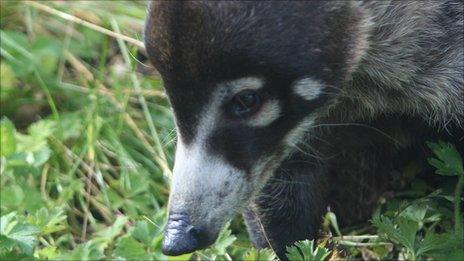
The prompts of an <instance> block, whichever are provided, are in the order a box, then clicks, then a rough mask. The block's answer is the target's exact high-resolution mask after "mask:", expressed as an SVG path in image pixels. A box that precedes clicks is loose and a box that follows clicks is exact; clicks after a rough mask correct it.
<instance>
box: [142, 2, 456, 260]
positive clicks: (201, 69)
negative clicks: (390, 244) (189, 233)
mask: <svg viewBox="0 0 464 261" xmlns="http://www.w3.org/2000/svg"><path fill="white" fill-rule="evenodd" d="M463 8H464V2H463V1H461V0H444V1H443V0H440V1H438V0H437V1H432V0H431V1H394V0H391V1H390V0H382V1H374V0H362V1H361V0H360V1H298V2H291V1H251V2H245V1H194V2H176V1H166V2H165V1H156V2H153V3H152V4H151V5H150V9H149V12H148V18H147V26H146V31H145V41H146V48H147V52H148V54H149V57H150V59H151V61H152V62H153V64H154V65H155V67H156V68H157V69H158V71H159V72H160V74H161V76H162V77H163V81H164V83H165V87H166V91H167V94H168V96H169V99H170V101H171V104H172V106H173V109H174V115H175V118H176V126H177V130H178V134H179V137H181V142H182V143H183V144H187V145H188V144H194V143H195V142H196V140H198V139H196V137H197V136H198V135H199V134H198V133H199V132H201V131H204V129H208V131H210V132H211V133H212V134H208V135H207V137H208V138H205V139H204V142H205V144H206V145H205V146H204V148H205V150H207V151H209V152H208V153H210V154H214V155H219V156H218V157H220V158H221V159H222V160H223V161H225V162H227V163H228V164H230V165H231V166H233V167H234V168H236V169H240V170H243V173H248V174H244V175H245V176H246V175H249V176H247V178H245V179H244V180H248V181H249V182H250V183H251V182H254V183H253V184H258V183H259V181H257V180H261V182H262V184H260V185H255V186H253V188H252V189H250V190H249V191H248V192H246V193H245V192H244V193H242V194H240V197H238V196H236V197H237V198H236V199H235V200H236V201H239V202H241V204H237V205H234V206H230V208H233V209H234V211H243V216H244V218H245V221H246V223H247V227H248V230H249V234H250V236H251V239H252V241H253V243H254V245H255V246H256V247H258V248H263V247H271V248H272V249H274V250H275V251H276V253H277V254H278V256H279V257H280V258H282V259H285V247H286V246H288V245H291V244H292V243H294V242H295V241H297V240H302V239H312V238H315V237H317V236H318V230H319V228H320V223H321V219H322V216H323V215H324V213H325V211H326V210H327V207H328V206H330V209H331V210H332V211H333V212H335V213H336V215H337V217H338V218H339V219H340V220H341V223H342V224H344V225H348V224H354V223H356V222H360V221H365V220H366V219H368V218H369V217H370V215H371V214H372V210H373V207H375V206H376V204H377V201H378V198H379V197H380V196H382V195H384V194H385V192H387V191H392V190H395V189H397V185H396V184H395V181H396V180H398V179H400V177H401V174H400V173H401V170H402V169H403V167H404V166H405V165H406V164H408V163H409V162H411V161H413V160H416V161H419V162H423V160H424V158H425V157H426V156H427V155H428V154H429V153H430V152H429V150H428V149H427V148H426V147H425V143H426V141H428V140H430V141H434V140H438V139H442V140H446V141H450V142H453V143H454V144H455V145H456V147H458V149H459V150H460V151H461V152H462V151H463V150H464V54H463V50H464V47H463V45H464V42H463V35H464V34H463V32H464V24H463V23H464V22H463V21H464V18H463V17H464V12H463ZM248 76H253V77H257V78H259V79H262V80H263V82H265V83H264V85H265V86H264V87H263V88H264V89H265V90H266V91H267V93H268V94H267V95H268V96H269V97H272V99H273V100H277V101H278V103H277V104H278V106H277V105H276V106H277V108H279V113H278V114H276V115H277V116H276V117H278V118H277V119H276V120H275V121H274V122H272V123H270V125H266V126H261V127H260V128H259V129H257V127H253V128H252V127H250V126H249V125H245V124H244V123H238V122H232V123H230V121H227V120H221V121H219V122H220V123H217V124H216V123H215V124H216V125H214V128H213V127H211V126H213V125H205V126H210V127H202V128H201V131H195V130H198V129H199V127H198V126H199V125H201V124H200V123H201V122H203V121H202V120H201V118H202V115H203V114H204V113H206V112H208V110H207V109H205V108H206V105H205V104H210V103H212V101H213V100H214V99H215V98H214V97H215V96H213V95H212V93H214V92H215V91H216V90H217V89H218V88H219V87H217V86H219V85H221V83H224V82H226V83H227V82H234V80H235V79H239V78H243V77H248ZM305 79H311V80H305ZM305 83H309V84H306V85H307V86H306V85H304V84H305ZM297 84H300V85H301V86H303V87H302V88H300V87H298V88H300V89H296V87H295V86H296V85H297ZM316 85H317V86H316ZM305 86H306V87H305ZM313 87H314V88H313ZM304 88H313V89H314V90H313V89H310V90H313V91H309V92H308V89H304ZM225 89H226V88H225ZM295 90H299V91H295ZM225 95H226V94H225ZM305 95H307V96H306V97H305ZM218 103H219V102H218ZM208 106H209V105H208ZM207 108H210V107H207ZM221 108H222V107H221ZM212 117H213V116H212ZM218 117H219V116H218ZM223 122H225V123H223ZM221 124H223V125H221ZM227 124H229V125H227ZM218 126H219V127H218ZM268 127H269V128H270V129H266V128H268ZM213 129H214V130H213ZM219 129H220V130H219ZM187 145H186V147H187ZM263 155H265V156H263ZM261 158H266V159H271V160H267V161H265V162H266V164H264V163H263V165H265V166H266V167H265V168H264V167H263V168H261V169H260V171H259V173H261V174H258V172H256V171H255V172H253V171H252V170H253V169H254V167H255V166H256V165H258V164H260V163H258V162H257V159H261ZM184 161H185V162H183V163H182V162H180V163H177V162H176V164H189V162H188V161H189V160H188V158H187V159H184ZM269 162H273V163H269ZM198 168H201V167H198ZM198 168H197V170H198ZM231 168H232V167H231ZM179 169H181V168H180V167H179ZM182 169H184V168H182ZM213 169H214V168H213ZM174 172H176V169H175V170H174ZM178 172H179V173H180V172H181V171H180V170H179V171H178ZM184 172H185V173H187V172H188V171H184ZM184 172H183V173H184ZM262 173H264V174H262ZM220 174H221V175H222V174H223V175H235V174H236V173H235V174H234V173H233V172H232V171H230V172H227V173H217V175H220ZM183 175H185V174H183ZM237 175H238V174H237ZM174 176H175V177H174V179H180V180H182V176H181V174H178V176H177V178H176V173H175V174H174ZM258 176H259V177H258ZM207 179H208V178H205V180H204V182H208V180H207ZM183 182H190V181H189V180H185V181H183ZM180 183H182V181H179V184H180ZM244 184H246V183H244ZM179 186H180V185H179ZM243 186H246V185H243ZM191 190H192V189H189V190H183V191H189V193H193V192H190V191H191ZM176 191H177V190H176ZM179 191H180V190H179ZM172 193H173V194H172V195H171V202H170V211H171V212H175V211H174V209H176V207H175V205H176V203H175V202H176V199H177V198H179V197H181V196H179V194H180V193H181V192H175V191H174V192H172ZM195 193H199V194H201V193H203V192H195ZM223 194H224V193H223ZM232 194H233V193H229V194H228V193H227V192H226V193H225V194H224V195H232ZM192 195H193V194H192ZM234 195H235V194H234ZM203 196H204V195H203V194H202V195H201V197H200V196H199V197H198V198H197V199H198V200H199V201H198V200H197V201H195V200H191V201H188V200H187V201H188V202H189V203H190V205H195V206H196V207H197V208H206V209H202V210H201V211H203V212H208V211H210V210H209V209H207V207H205V205H202V204H201V202H200V201H201V200H204V197H203ZM206 197H209V194H208V195H206ZM211 197H218V196H217V195H216V194H214V195H213V196H211ZM226 197H227V196H226ZM230 197H232V196H230ZM190 198H194V197H193V196H190ZM195 198H196V196H195ZM221 200H222V199H221ZM221 200H218V202H219V203H217V205H214V204H213V206H214V207H217V208H219V209H220V208H227V207H228V206H227V204H230V203H227V204H224V203H221V202H233V201H226V200H222V201H221ZM184 201H185V199H184ZM211 202H212V201H211ZM184 205H185V204H184ZM189 211H190V210H185V211H184V212H185V213H188V215H190V219H191V221H189V222H192V223H195V222H197V221H195V218H194V216H195V215H197V216H201V215H200V214H192V213H194V212H195V211H200V210H195V211H193V210H191V211H190V212H189ZM195 213H196V212H195ZM218 213H222V212H218ZM202 215H203V214H202ZM208 215H209V214H208ZM208 215H207V214H204V215H203V216H202V217H207V216H208ZM214 215H216V216H215V217H214V218H212V219H208V220H217V219H219V220H222V219H221V218H220V217H218V216H221V215H222V214H217V213H215V214H214ZM224 215H225V214H224ZM227 215H229V216H227V218H226V219H230V218H231V216H230V215H231V214H227ZM192 216H193V218H192ZM208 217H209V216H208ZM196 219H199V218H196ZM224 220H225V219H224ZM198 222H200V221H198ZM223 223H224V222H223V221H221V222H219V221H218V222H217V223H214V221H211V222H209V223H208V224H209V225H205V226H206V227H208V226H210V227H213V226H221V225H223ZM198 224H199V223H198ZM195 226H196V225H195ZM198 226H200V225H198ZM206 229H208V228H206ZM216 230H217V229H216ZM213 234H214V233H213ZM201 247H205V246H201ZM168 253H169V251H168Z"/></svg>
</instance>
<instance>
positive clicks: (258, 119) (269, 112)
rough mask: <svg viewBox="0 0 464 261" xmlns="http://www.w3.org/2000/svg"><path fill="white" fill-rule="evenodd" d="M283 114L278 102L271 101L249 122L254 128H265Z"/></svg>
mask: <svg viewBox="0 0 464 261" xmlns="http://www.w3.org/2000/svg"><path fill="white" fill-rule="evenodd" d="M280 113H281V108H280V103H279V101H278V100H270V101H267V102H266V103H264V104H263V106H262V108H261V109H260V110H259V112H258V113H257V114H256V115H254V116H253V117H251V118H250V119H249V120H248V124H250V125H251V126H254V127H265V126H268V125H269V124H271V123H272V122H274V121H275V120H277V118H279V116H280Z"/></svg>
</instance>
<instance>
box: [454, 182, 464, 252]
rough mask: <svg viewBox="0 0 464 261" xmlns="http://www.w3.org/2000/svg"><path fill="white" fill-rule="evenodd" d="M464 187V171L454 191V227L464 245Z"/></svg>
mask: <svg viewBox="0 0 464 261" xmlns="http://www.w3.org/2000/svg"><path fill="white" fill-rule="evenodd" d="M463 188H464V173H461V175H459V178H458V184H457V185H456V190H455V191H454V228H455V230H456V234H457V236H458V240H459V241H461V246H464V242H463V241H464V230H463V227H462V214H461V213H462V212H461V196H462V190H463Z"/></svg>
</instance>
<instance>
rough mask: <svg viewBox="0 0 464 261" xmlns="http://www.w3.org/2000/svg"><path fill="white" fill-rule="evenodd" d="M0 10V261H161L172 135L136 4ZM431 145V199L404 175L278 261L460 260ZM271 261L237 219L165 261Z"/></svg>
mask: <svg viewBox="0 0 464 261" xmlns="http://www.w3.org/2000/svg"><path fill="white" fill-rule="evenodd" d="M0 5H1V6H0V7H1V22H0V26H1V32H0V33H1V46H0V47H1V48H0V51H1V93H0V94H1V117H2V119H1V168H0V172H1V183H0V185H1V208H0V210H1V224H0V234H1V235H0V258H1V259H2V260H4V259H14V260H18V259H26V260H30V259H41V260H43V259H50V260H52V259H55V260H64V259H69V260H85V259H86V260H97V259H127V260H132V259H163V260H164V259H168V258H167V257H166V256H164V255H163V254H162V253H161V251H160V244H161V240H162V231H163V226H164V224H165V221H166V220H165V218H166V203H167V198H168V193H169V190H168V184H169V176H170V175H171V172H170V169H171V167H172V163H173V153H174V148H173V147H174V146H173V145H174V144H175V131H174V126H173V122H172V114H171V111H170V109H169V105H168V102H167V100H166V97H165V95H164V93H163V90H162V82H161V80H160V78H159V76H158V75H157V73H156V71H155V70H154V69H153V68H152V66H151V65H150V64H149V63H148V62H147V61H145V60H144V55H143V54H144V50H143V45H142V42H141V32H142V26H143V22H144V17H145V14H146V11H145V2H141V1H49V2H47V1H40V2H22V1H2V2H1V4H0ZM430 146H431V149H432V150H433V151H434V152H435V155H436V156H435V157H436V158H435V159H433V160H431V161H430V163H431V164H432V165H433V166H434V167H436V168H437V170H438V171H437V173H438V174H441V175H447V176H449V177H445V178H443V182H442V183H440V184H442V185H440V187H441V189H438V190H437V189H436V188H435V187H434V186H431V185H430V184H427V183H426V182H424V181H423V180H421V179H419V178H414V176H415V175H416V173H417V172H418V171H416V170H415V169H416V168H410V169H408V170H405V171H406V172H410V173H409V174H410V175H409V176H412V180H413V181H412V182H410V183H408V184H410V185H407V186H405V188H404V192H403V193H400V194H398V195H397V196H396V197H395V198H394V199H392V200H389V201H388V202H386V203H385V202H382V203H381V204H379V208H378V211H376V212H375V213H373V219H372V222H368V223H365V224H361V225H360V226H358V227H353V228H348V229H345V230H342V231H341V232H340V231H339V229H338V227H337V226H336V216H335V215H334V214H333V213H328V214H327V215H326V218H325V229H324V230H325V235H326V236H324V237H322V238H321V239H320V240H318V241H317V242H313V241H302V242H300V243H299V244H298V246H299V249H300V251H298V249H296V248H291V249H289V251H288V253H289V257H290V258H291V259H292V260H300V259H305V260H321V259H338V258H348V259H349V258H364V259H389V258H408V259H422V258H435V259H441V258H443V257H446V258H447V259H452V258H456V259H458V258H461V257H462V250H460V249H462V248H461V247H462V240H461V239H462V238H463V232H462V210H460V207H461V205H462V203H461V201H460V198H461V197H462V183H463V176H464V174H463V173H462V159H461V157H460V156H459V154H457V152H456V151H455V150H454V148H453V147H452V146H451V145H449V144H445V143H441V144H431V145H430ZM431 155H432V151H431ZM453 175H455V176H457V177H454V176H453ZM437 177H438V176H437ZM458 179H459V182H458V184H460V185H456V180H458ZM332 233H333V234H334V235H335V236H333V235H332ZM274 258H275V256H274V255H273V253H272V251H256V250H253V249H252V248H251V244H250V242H249V241H248V237H247V235H246V233H245V230H244V226H243V222H242V221H241V220H240V219H236V220H233V221H232V222H231V224H230V226H229V227H228V228H227V229H225V230H224V231H223V232H222V233H221V235H220V238H219V240H218V241H217V242H216V244H215V245H214V246H213V247H211V248H210V249H207V250H204V251H200V252H196V253H195V254H193V255H185V256H181V257H177V258H169V259H170V260H185V259H205V260H214V259H220V260H223V259H226V260H243V259H245V260H270V259H274Z"/></svg>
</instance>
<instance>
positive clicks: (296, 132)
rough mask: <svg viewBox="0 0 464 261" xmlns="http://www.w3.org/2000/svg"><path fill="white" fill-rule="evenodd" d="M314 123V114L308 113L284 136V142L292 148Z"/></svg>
mask: <svg viewBox="0 0 464 261" xmlns="http://www.w3.org/2000/svg"><path fill="white" fill-rule="evenodd" d="M313 125H314V116H312V115H310V116H308V117H306V118H305V119H304V120H303V121H302V122H301V123H300V124H298V126H296V127H295V128H294V129H293V130H291V131H290V132H289V133H288V134H287V135H286V136H285V139H284V141H285V143H286V144H287V145H288V146H289V147H290V148H294V147H295V146H296V145H298V143H299V142H301V140H302V138H303V137H304V135H305V133H307V132H308V129H309V128H311V126H313Z"/></svg>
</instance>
